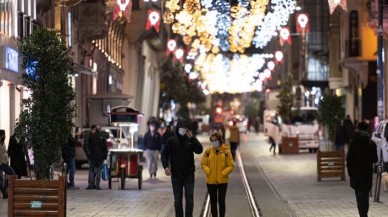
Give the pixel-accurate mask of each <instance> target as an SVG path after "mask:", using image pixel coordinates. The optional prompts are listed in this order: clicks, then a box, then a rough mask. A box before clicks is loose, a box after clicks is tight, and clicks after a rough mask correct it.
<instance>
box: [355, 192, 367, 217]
mask: <svg viewBox="0 0 388 217" xmlns="http://www.w3.org/2000/svg"><path fill="white" fill-rule="evenodd" d="M355 193H356V200H357V209H358V213H359V214H360V217H368V210H369V191H366V190H355Z"/></svg>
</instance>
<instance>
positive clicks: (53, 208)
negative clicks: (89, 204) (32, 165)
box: [8, 176, 66, 217]
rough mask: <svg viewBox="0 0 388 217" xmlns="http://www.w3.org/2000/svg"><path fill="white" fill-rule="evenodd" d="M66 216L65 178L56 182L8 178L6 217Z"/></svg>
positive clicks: (61, 177)
mask: <svg viewBox="0 0 388 217" xmlns="http://www.w3.org/2000/svg"><path fill="white" fill-rule="evenodd" d="M17 216H26V217H28V216H53V217H54V216H55V217H65V216H66V176H59V178H58V179H57V180H21V179H15V177H14V176H11V177H9V188H8V217H17Z"/></svg>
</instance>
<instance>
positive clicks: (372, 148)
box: [346, 131, 377, 191]
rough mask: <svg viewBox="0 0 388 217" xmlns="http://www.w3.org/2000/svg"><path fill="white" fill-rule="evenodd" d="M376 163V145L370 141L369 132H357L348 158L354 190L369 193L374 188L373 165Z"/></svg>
mask: <svg viewBox="0 0 388 217" xmlns="http://www.w3.org/2000/svg"><path fill="white" fill-rule="evenodd" d="M376 162H377V148H376V143H375V142H373V141H372V140H371V139H370V137H369V133H368V132H366V131H358V132H356V133H355V134H354V137H353V139H352V141H351V142H350V146H349V151H348V155H347V157H346V163H347V164H346V166H347V169H348V174H349V177H350V186H351V187H352V188H353V189H355V190H365V191H369V190H370V189H371V188H372V177H373V164H374V163H376Z"/></svg>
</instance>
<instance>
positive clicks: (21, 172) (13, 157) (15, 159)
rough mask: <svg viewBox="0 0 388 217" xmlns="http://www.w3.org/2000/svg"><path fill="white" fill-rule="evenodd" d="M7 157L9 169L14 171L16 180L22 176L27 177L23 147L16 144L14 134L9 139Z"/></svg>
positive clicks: (18, 143)
mask: <svg viewBox="0 0 388 217" xmlns="http://www.w3.org/2000/svg"><path fill="white" fill-rule="evenodd" d="M8 157H9V158H10V162H11V163H10V165H11V168H12V169H13V170H14V171H15V173H16V175H17V176H18V179H20V178H21V177H22V176H27V164H26V156H25V154H24V150H23V145H22V144H21V143H20V142H18V140H17V139H16V136H15V134H14V135H12V136H11V137H10V138H9V143H8Z"/></svg>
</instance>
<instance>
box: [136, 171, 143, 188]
mask: <svg viewBox="0 0 388 217" xmlns="http://www.w3.org/2000/svg"><path fill="white" fill-rule="evenodd" d="M137 176H138V178H139V179H138V187H139V189H141V184H142V180H143V166H139V168H138V172H137Z"/></svg>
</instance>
